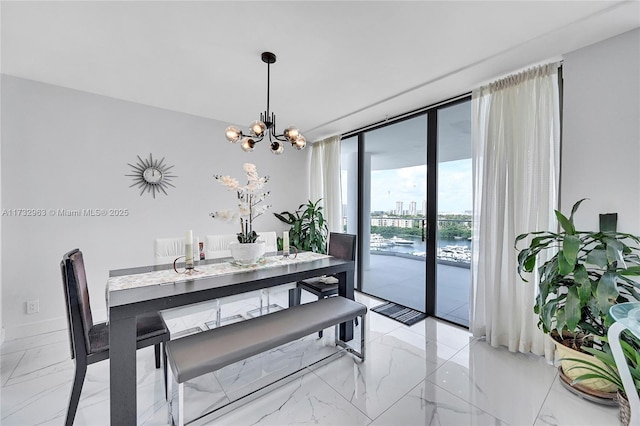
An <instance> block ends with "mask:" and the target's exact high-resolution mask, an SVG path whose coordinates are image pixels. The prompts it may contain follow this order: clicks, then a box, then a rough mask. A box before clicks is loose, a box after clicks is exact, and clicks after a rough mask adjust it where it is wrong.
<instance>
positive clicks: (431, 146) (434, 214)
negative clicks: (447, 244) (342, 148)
mask: <svg viewBox="0 0 640 426" xmlns="http://www.w3.org/2000/svg"><path fill="white" fill-rule="evenodd" d="M470 100H471V94H470V93H466V94H464V95H460V96H456V97H454V98H451V99H447V100H445V101H442V102H439V103H437V104H433V105H430V106H427V107H424V108H420V109H418V110H415V111H411V112H409V113H406V114H402V115H400V116H397V117H394V118H390V119H388V120H385V121H384V122H380V123H376V124H372V125H370V126H365V127H363V128H360V129H357V130H354V131H351V132H348V133H345V134H344V135H343V136H342V139H347V138H350V137H353V136H357V143H358V194H357V210H358V223H357V227H356V229H357V233H358V244H357V245H356V258H357V259H362V258H363V256H364V250H365V249H367V250H368V249H369V248H368V247H364V246H363V245H362V244H360V240H361V237H360V236H362V235H364V227H365V222H364V221H365V220H369V221H370V218H363V217H362V214H361V213H362V212H363V211H364V202H365V193H364V189H365V185H364V176H363V171H364V170H365V133H366V132H368V131H371V130H376V129H379V128H382V127H386V126H389V125H392V124H397V123H399V122H401V121H404V120H409V119H412V118H416V117H418V116H421V115H426V117H427V140H426V141H425V143H426V144H427V158H426V162H425V164H426V165H427V182H426V188H427V195H426V206H427V208H426V210H427V211H426V212H425V217H426V233H425V235H426V238H427V241H426V247H427V256H426V259H425V284H426V289H425V293H426V295H425V298H426V300H425V313H426V314H427V316H430V317H437V315H436V307H437V306H436V302H437V276H436V272H437V259H436V254H437V247H438V241H437V232H438V205H437V199H438V197H437V195H438V173H437V170H438V110H440V109H442V108H446V107H450V106H453V105H456V104H458V103H463V102H469V101H470ZM362 277H363V264H362V262H357V263H356V283H355V287H356V290H358V291H360V292H362ZM444 321H448V320H446V319H444Z"/></svg>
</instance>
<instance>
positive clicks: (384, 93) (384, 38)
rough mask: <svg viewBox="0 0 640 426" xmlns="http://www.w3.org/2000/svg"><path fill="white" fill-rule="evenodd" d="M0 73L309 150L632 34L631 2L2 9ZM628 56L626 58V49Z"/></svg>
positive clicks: (638, 7)
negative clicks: (264, 126)
mask: <svg viewBox="0 0 640 426" xmlns="http://www.w3.org/2000/svg"><path fill="white" fill-rule="evenodd" d="M0 12H1V37H2V38H1V63H0V65H1V71H2V72H3V73H5V74H9V75H13V76H17V77H22V78H26V79H32V80H36V81H41V82H45V83H50V84H55V85H59V86H63V87H68V88H72V89H77V90H82V91H86V92H91V93H96V94H100V95H105V96H110V97H114V98H119V99H124V100H128V101H132V102H138V103H141V104H146V105H151V106H156V107H160V108H165V109H169V110H173V111H180V112H185V113H189V114H194V115H197V116H202V117H209V118H214V119H217V120H221V121H223V122H227V123H233V124H236V125H241V126H242V127H245V126H248V125H249V123H250V122H251V121H253V120H255V119H257V118H258V116H259V113H260V112H261V111H263V110H264V109H265V107H266V65H265V64H264V63H263V62H261V60H260V54H261V52H263V51H267V50H268V51H272V52H274V53H275V54H276V55H277V62H276V63H275V64H273V65H272V66H271V110H272V111H273V112H275V113H276V115H277V118H278V127H279V129H278V130H282V128H284V127H285V126H287V125H290V124H295V125H296V126H297V127H299V128H300V129H301V130H302V131H303V132H304V133H305V135H306V136H307V139H308V140H310V141H315V140H319V139H322V138H324V137H327V136H330V135H333V134H339V133H344V132H348V131H351V130H354V129H357V128H360V127H362V126H365V125H368V124H371V123H375V122H378V121H381V120H384V119H385V118H386V117H393V116H395V115H398V114H401V113H404V112H407V111H410V110H413V109H416V108H419V107H422V106H425V105H429V104H432V103H435V102H439V101H441V100H443V99H447V98H450V97H454V96H457V95H459V94H462V93H466V92H469V91H470V90H472V89H473V88H475V87H478V86H479V85H481V84H485V83H487V82H489V81H491V80H494V79H496V78H499V77H501V76H504V75H505V74H508V73H511V72H513V71H517V70H520V69H522V68H525V67H528V66H531V65H534V64H536V63H540V62H543V61H548V60H555V59H560V58H561V55H562V54H563V53H566V52H569V51H572V50H575V49H578V48H581V47H584V46H586V45H589V44H592V43H595V42H597V41H600V40H603V39H606V38H609V37H612V36H615V35H617V34H620V33H623V32H626V31H629V30H631V29H633V28H637V27H640V1H638V0H635V1H532V2H528V1H496V2H489V1H409V2H403V1H353V2H350V1H335V2H333V1H295V2H294V1H277V2H276V1H257V2H247V1H229V2H226V1H194V2H188V1H168V2H156V1H140V2H129V1H111V2H91V1H84V2H75V1H71V2H58V1H44V2H36V1H17V2H10V1H2V3H1V9H0ZM636 54H637V52H636Z"/></svg>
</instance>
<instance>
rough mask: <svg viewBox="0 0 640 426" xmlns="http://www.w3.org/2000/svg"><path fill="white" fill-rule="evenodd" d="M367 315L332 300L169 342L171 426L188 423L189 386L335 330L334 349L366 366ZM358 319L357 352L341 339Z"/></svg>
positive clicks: (349, 302) (341, 300)
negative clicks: (186, 386) (343, 331)
mask: <svg viewBox="0 0 640 426" xmlns="http://www.w3.org/2000/svg"><path fill="white" fill-rule="evenodd" d="M366 313H367V307H366V306H364V305H363V304H361V303H358V302H355V301H353V300H350V299H347V298H345V297H341V296H337V297H330V298H326V299H321V300H318V301H315V302H311V303H305V304H302V305H296V306H292V307H290V308H288V309H284V310H281V311H277V312H274V313H270V314H267V315H263V316H260V317H256V318H251V319H248V320H246V321H242V322H237V323H234V324H230V325H226V326H223V327H219V328H214V329H212V330H207V331H204V332H202V333H198V334H192V335H190V336H186V337H183V338H180V339H177V340H172V341H170V342H167V343H166V346H165V350H166V353H167V360H168V363H169V366H170V368H171V372H172V374H173V380H170V381H169V382H170V383H172V384H173V385H175V383H177V384H178V386H177V392H176V391H172V392H171V400H170V401H169V402H170V403H169V409H170V417H171V418H172V421H173V423H174V424H177V425H184V422H185V418H184V412H185V410H184V383H185V382H186V381H188V380H191V379H194V378H196V377H199V376H202V375H204V374H208V373H213V372H214V371H217V370H219V369H221V368H223V367H225V366H227V365H230V364H233V363H235V362H238V361H242V360H244V359H246V358H249V357H251V356H254V355H258V354H260V353H262V352H266V351H268V350H270V349H274V348H276V347H278V346H280V345H283V344H285V343H289V342H292V341H295V340H298V339H301V338H302V337H305V336H308V335H310V334H314V333H317V332H319V331H320V330H324V329H325V328H328V327H331V326H335V327H336V345H337V346H340V347H342V348H344V349H345V350H346V351H347V352H349V353H352V354H354V355H355V356H357V357H358V358H359V359H360V360H361V361H364V359H365V339H364V330H365V314H366ZM357 317H361V321H360V351H359V352H358V351H356V350H355V349H354V348H352V347H350V346H349V345H347V343H346V342H343V341H341V340H340V339H339V338H338V327H339V325H340V324H341V323H345V322H348V321H352V320H354V319H356V318H357Z"/></svg>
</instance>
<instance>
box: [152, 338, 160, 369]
mask: <svg viewBox="0 0 640 426" xmlns="http://www.w3.org/2000/svg"><path fill="white" fill-rule="evenodd" d="M153 349H154V350H155V353H156V368H160V343H156V344H155V345H153Z"/></svg>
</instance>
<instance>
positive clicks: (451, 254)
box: [438, 246, 471, 263]
mask: <svg viewBox="0 0 640 426" xmlns="http://www.w3.org/2000/svg"><path fill="white" fill-rule="evenodd" d="M438 259H441V260H447V261H450V262H459V263H471V249H469V247H465V246H445V247H440V248H438Z"/></svg>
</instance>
